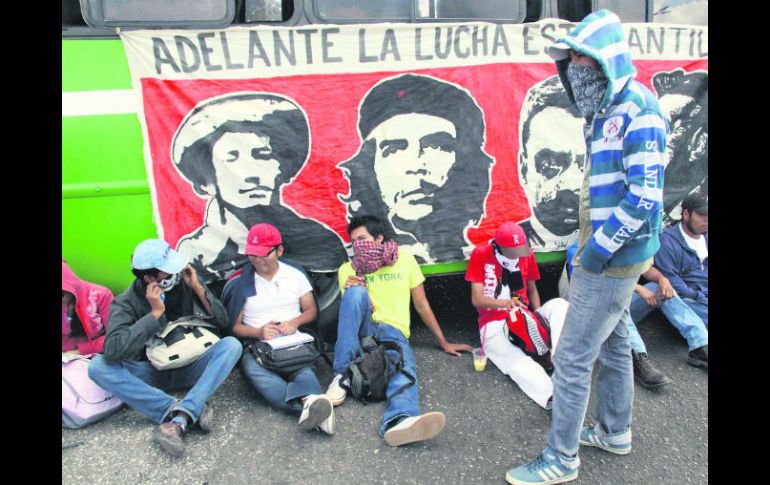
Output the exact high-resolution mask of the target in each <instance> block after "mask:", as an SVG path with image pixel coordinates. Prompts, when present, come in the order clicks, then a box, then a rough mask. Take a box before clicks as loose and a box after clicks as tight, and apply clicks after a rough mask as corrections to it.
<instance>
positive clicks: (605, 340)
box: [548, 266, 637, 468]
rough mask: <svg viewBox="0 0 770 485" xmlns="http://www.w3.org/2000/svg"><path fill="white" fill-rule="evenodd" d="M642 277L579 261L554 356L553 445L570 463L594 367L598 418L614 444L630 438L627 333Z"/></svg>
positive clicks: (631, 381)
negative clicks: (596, 269) (612, 273)
mask: <svg viewBox="0 0 770 485" xmlns="http://www.w3.org/2000/svg"><path fill="white" fill-rule="evenodd" d="M636 281H637V278H636V277H634V278H612V277H608V276H603V275H601V274H597V273H591V272H589V271H586V270H584V269H583V268H582V267H580V266H577V267H575V270H574V271H573V273H572V281H571V282H570V288H569V310H567V317H566V319H565V321H564V327H563V329H562V332H561V336H560V338H559V351H558V352H556V356H555V357H554V367H555V371H554V374H553V411H552V414H553V417H552V420H551V430H550V432H549V433H548V446H550V447H551V448H552V449H553V450H554V451H555V453H556V454H557V456H558V457H559V459H560V461H561V462H562V463H563V464H564V465H565V466H568V467H570V468H576V467H578V466H579V465H580V459H579V458H578V456H577V453H578V447H579V439H580V431H581V429H582V427H583V421H584V419H585V415H586V410H587V408H588V397H589V394H590V392H591V372H592V370H593V368H594V364H595V362H596V359H597V358H598V359H599V363H600V364H601V366H600V368H599V373H598V378H597V384H596V387H597V421H598V422H599V423H600V424H601V428H602V429H601V431H602V433H601V435H602V436H601V437H602V438H603V439H604V440H605V441H608V442H609V443H611V444H626V443H630V442H631V409H632V406H633V402H634V375H633V365H632V360H631V344H630V343H629V338H628V324H627V321H628V319H629V312H628V303H629V301H630V300H631V293H632V292H633V291H634V286H635V285H636Z"/></svg>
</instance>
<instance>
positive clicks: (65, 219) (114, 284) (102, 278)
mask: <svg viewBox="0 0 770 485" xmlns="http://www.w3.org/2000/svg"><path fill="white" fill-rule="evenodd" d="M151 214H152V207H151V202H150V196H149V195H131V196H124V197H100V198H83V199H65V200H62V211H61V220H62V232H61V244H62V253H61V256H62V258H64V259H66V260H67V263H69V265H70V266H71V267H72V269H73V270H74V271H75V273H76V274H77V275H78V276H79V277H80V278H83V279H85V280H88V281H93V282H95V283H99V284H100V285H104V286H107V287H108V288H109V289H110V290H112V291H113V292H115V293H116V294H117V293H120V292H122V291H123V290H125V289H126V287H128V285H129V283H131V281H132V280H133V279H134V275H133V274H132V273H131V253H132V252H133V251H134V248H135V247H136V245H137V244H139V243H140V242H141V241H143V240H145V239H150V238H154V237H157V229H156V228H155V224H153V222H152V217H151Z"/></svg>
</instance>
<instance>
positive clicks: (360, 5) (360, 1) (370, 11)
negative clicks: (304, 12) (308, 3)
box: [313, 0, 412, 22]
mask: <svg viewBox="0 0 770 485" xmlns="http://www.w3.org/2000/svg"><path fill="white" fill-rule="evenodd" d="M313 3H314V6H315V8H317V9H318V15H319V17H320V18H321V19H323V20H325V21H327V22H334V21H336V20H342V21H351V20H379V21H382V20H402V21H403V20H407V21H408V20H410V19H411V18H412V0H388V1H387V2H373V1H371V0H316V1H315V2H313Z"/></svg>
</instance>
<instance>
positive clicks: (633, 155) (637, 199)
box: [579, 109, 667, 273]
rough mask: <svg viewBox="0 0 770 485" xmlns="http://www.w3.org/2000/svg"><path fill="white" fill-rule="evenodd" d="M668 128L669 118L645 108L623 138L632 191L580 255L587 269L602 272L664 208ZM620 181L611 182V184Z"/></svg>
mask: <svg viewBox="0 0 770 485" xmlns="http://www.w3.org/2000/svg"><path fill="white" fill-rule="evenodd" d="M666 131H667V128H666V121H665V119H664V118H662V117H661V116H660V114H658V113H656V112H654V111H653V110H649V109H647V110H644V111H642V112H640V113H639V114H638V115H637V116H636V118H634V119H633V121H631V123H630V125H629V126H628V129H627V130H626V133H625V135H624V139H623V164H624V165H625V166H626V170H625V178H626V181H627V184H628V193H626V196H625V198H624V199H623V200H621V201H620V204H618V206H617V207H615V208H614V209H612V212H611V213H608V214H607V218H606V220H605V221H604V223H603V224H602V225H601V227H599V228H598V229H597V230H596V231H594V233H593V235H592V236H591V239H589V241H588V243H587V244H586V247H585V249H583V252H582V253H581V254H580V259H579V261H580V266H582V267H583V269H585V270H587V271H590V272H592V273H601V271H602V270H603V269H604V267H605V266H607V263H608V261H609V260H610V258H612V256H613V255H614V254H615V253H616V252H617V251H618V249H620V248H621V247H622V246H623V245H624V244H625V243H626V242H628V241H629V240H630V239H631V238H632V237H633V235H634V234H636V232H637V231H638V230H639V228H641V227H642V225H643V224H644V223H645V222H646V221H647V220H648V219H649V218H650V216H651V215H652V214H653V212H655V211H659V210H661V208H662V206H663V173H664V167H665V164H664V162H665V157H666ZM612 175H614V174H612ZM617 182H618V181H610V182H607V185H608V186H610V185H611V184H612V183H617ZM592 209H593V208H592ZM592 217H593V216H592Z"/></svg>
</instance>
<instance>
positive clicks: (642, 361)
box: [631, 350, 671, 389]
mask: <svg viewBox="0 0 770 485" xmlns="http://www.w3.org/2000/svg"><path fill="white" fill-rule="evenodd" d="M631 355H632V356H633V358H634V376H635V377H636V380H637V381H639V384H641V385H642V387H644V388H646V389H659V388H660V387H662V386H664V385H666V384H668V383H669V382H671V379H669V378H668V377H666V376H665V375H663V373H662V372H661V371H659V370H658V369H656V368H655V367H654V366H653V365H652V362H650V357H649V356H648V355H647V352H642V353H639V354H637V353H636V352H635V351H633V350H632V351H631Z"/></svg>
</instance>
